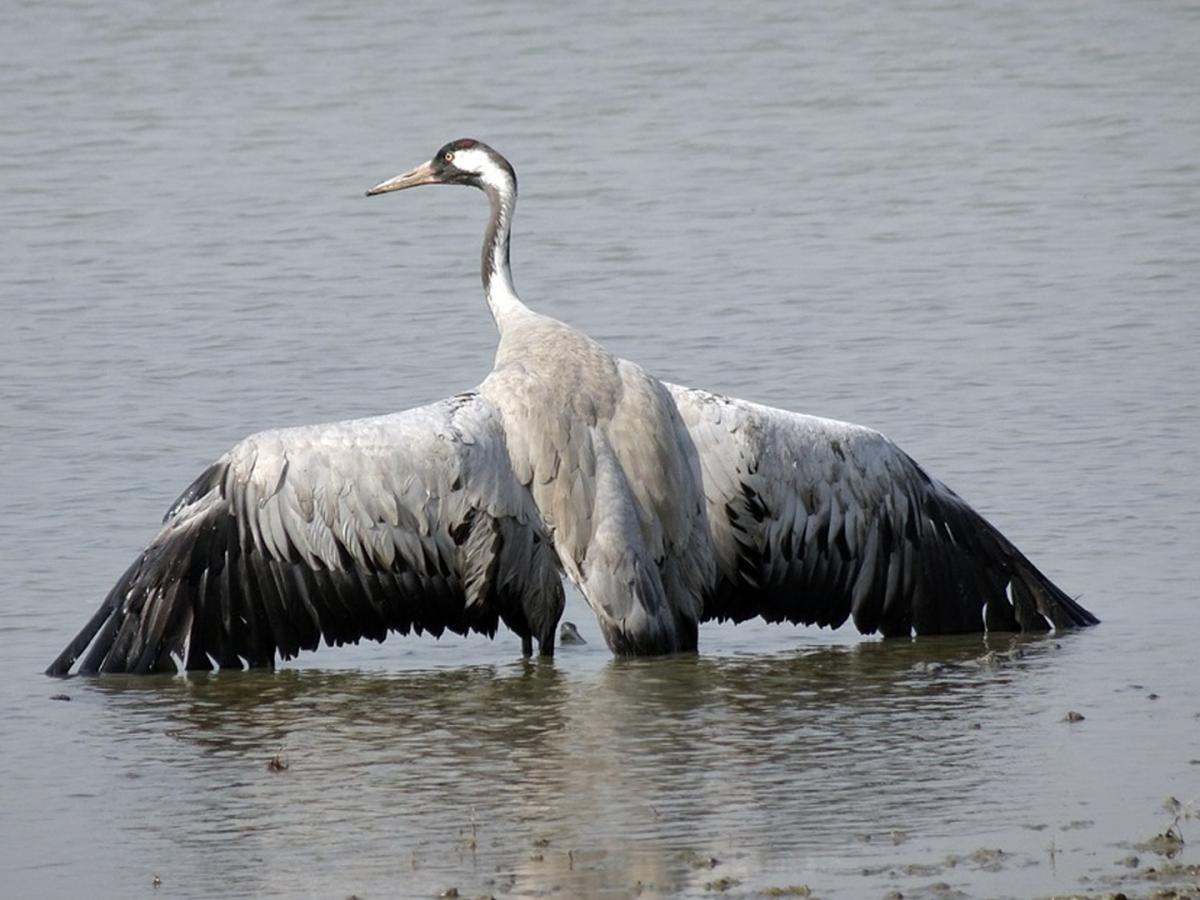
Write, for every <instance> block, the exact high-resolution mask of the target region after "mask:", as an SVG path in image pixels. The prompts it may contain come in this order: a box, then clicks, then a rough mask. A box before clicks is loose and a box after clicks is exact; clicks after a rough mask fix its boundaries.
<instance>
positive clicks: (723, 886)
mask: <svg viewBox="0 0 1200 900" xmlns="http://www.w3.org/2000/svg"><path fill="white" fill-rule="evenodd" d="M739 884H741V881H739V880H738V879H736V878H730V877H729V876H728V875H726V876H725V877H724V878H718V879H717V880H716V881H709V882H705V885H704V889H705V890H706V891H716V892H718V893H724V892H725V891H727V890H729V889H730V888H731V887H737V886H738V885H739Z"/></svg>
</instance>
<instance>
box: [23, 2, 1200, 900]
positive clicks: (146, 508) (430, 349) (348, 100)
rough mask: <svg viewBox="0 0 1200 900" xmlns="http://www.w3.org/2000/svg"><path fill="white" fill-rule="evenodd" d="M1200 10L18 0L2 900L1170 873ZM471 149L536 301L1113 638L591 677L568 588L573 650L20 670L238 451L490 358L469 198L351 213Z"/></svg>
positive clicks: (1105, 883)
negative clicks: (786, 441)
mask: <svg viewBox="0 0 1200 900" xmlns="http://www.w3.org/2000/svg"><path fill="white" fill-rule="evenodd" d="M1198 41H1200V19H1198V17H1197V15H1196V13H1195V11H1194V10H1192V9H1189V8H1187V7H1184V6H1178V7H1170V6H1160V7H1156V8H1155V9H1154V10H1153V11H1149V12H1148V11H1145V10H1140V11H1133V10H1130V9H1127V8H1126V7H1125V6H1122V5H1111V6H1103V5H1101V6H1097V5H1096V4H1091V3H1088V4H1083V3H1081V4H1055V5H1053V7H1052V8H1046V7H1045V6H1044V5H1039V4H1025V5H1018V6H1011V5H1010V6H1006V7H1004V8H996V9H992V8H990V7H988V8H978V9H977V8H974V7H972V6H970V5H964V4H959V5H954V4H951V5H949V6H947V5H941V6H936V7H935V6H916V7H912V8H910V9H908V10H906V11H905V12H904V13H899V12H892V11H889V10H888V9H885V8H881V7H878V6H855V5H853V4H848V3H847V4H840V5H838V6H837V8H830V9H825V10H822V11H821V12H820V14H818V13H816V12H811V13H799V14H798V13H796V12H794V11H793V10H792V6H791V5H789V4H777V5H776V4H762V5H759V6H757V7H755V9H754V10H753V11H752V12H749V13H747V12H746V11H744V10H741V11H739V10H735V9H734V8H733V7H729V6H727V5H726V6H722V5H719V4H711V5H705V4H700V5H696V4H688V5H686V6H683V5H679V6H675V7H672V6H671V5H670V4H668V5H667V6H665V7H664V6H661V5H660V6H658V7H655V8H653V9H652V8H650V7H646V6H645V5H644V4H643V5H630V6H629V7H628V8H624V9H619V8H605V10H604V11H594V12H590V13H587V14H574V13H570V12H567V11H556V12H546V11H541V10H535V9H532V8H531V9H519V8H511V7H500V6H496V7H487V6H479V7H469V6H468V7H463V6H461V5H460V6H459V7H457V8H456V9H455V11H454V14H453V15H450V14H448V13H447V9H446V7H445V5H444V4H442V5H431V6H429V7H428V8H418V7H413V6H404V7H403V8H400V7H396V8H390V7H387V8H381V9H379V10H364V9H360V8H357V7H354V6H351V5H345V6H341V5H338V4H336V3H335V4H333V5H330V4H328V3H326V4H320V5H316V4H313V5H311V6H304V5H301V6H294V5H288V6H284V5H282V4H280V5H278V6H272V5H269V4H268V5H260V6H257V7H255V11H254V12H239V11H236V10H235V9H234V8H232V7H228V6H218V5H209V4H195V3H192V4H182V3H166V4H155V5H153V6H144V5H139V4H135V3H126V2H116V3H110V4H105V5H104V6H102V7H99V6H94V5H91V4H84V3H78V4H73V3H59V4H36V5H10V6H8V7H5V9H4V10H3V11H0V73H2V74H3V78H0V99H2V101H3V104H4V105H3V109H4V112H5V116H4V117H3V122H2V123H0V149H2V151H3V152H2V153H0V198H3V199H2V200H0V203H2V204H3V206H2V208H3V216H4V218H3V229H4V241H3V257H2V260H0V314H2V322H0V325H2V327H0V446H2V450H3V458H4V462H5V465H4V466H3V467H0V469H2V472H0V479H2V481H0V484H2V486H3V499H4V513H5V514H4V515H3V516H2V517H0V572H2V573H3V576H4V582H3V583H4V588H5V590H4V599H3V602H2V603H0V641H2V643H0V647H2V648H3V649H2V651H0V710H2V711H3V716H4V718H3V725H2V730H0V872H2V873H3V875H4V878H5V881H4V882H3V890H2V891H0V893H4V894H6V895H7V894H11V895H12V896H22V897H38V896H45V897H57V896H63V895H66V894H68V893H71V894H75V893H80V892H87V893H88V894H90V895H92V896H99V897H130V896H145V895H151V894H153V895H156V896H171V897H175V896H181V897H208V896H213V895H216V894H221V895H228V896H245V897H292V896H314V897H330V896H334V897H336V896H346V895H349V894H357V895H359V896H363V897H372V896H397V895H400V896H431V895H435V894H437V893H440V892H442V891H445V890H447V889H450V888H456V889H458V891H459V892H460V894H462V895H463V896H474V895H480V894H493V895H496V896H534V895H541V896H545V895H550V896H614V897H619V896H629V895H633V894H637V893H639V892H640V893H641V895H642V896H674V895H682V896H712V895H717V894H723V895H726V896H755V895H759V894H761V893H762V892H764V891H766V892H768V893H769V892H771V891H775V892H777V894H778V892H784V891H788V890H790V891H791V892H792V895H802V893H803V889H811V891H812V893H813V895H816V896H836V897H863V896H867V897H870V896H879V897H882V896H885V895H886V894H888V892H891V891H899V892H901V893H903V895H904V896H905V897H912V896H946V895H947V892H948V891H961V892H962V893H964V894H966V895H968V896H976V897H1000V896H1014V897H1027V896H1036V895H1049V894H1069V893H1072V892H1092V893H1099V892H1102V891H1106V890H1118V889H1119V890H1123V891H1125V892H1126V893H1128V894H1130V895H1133V896H1137V895H1148V894H1149V893H1150V892H1151V891H1152V890H1154V889H1155V888H1156V887H1158V886H1160V881H1157V880H1154V879H1156V878H1157V879H1162V878H1167V877H1174V875H1177V876H1178V877H1179V878H1181V879H1183V881H1182V882H1181V883H1183V884H1192V885H1194V884H1195V883H1196V881H1197V880H1198V878H1200V876H1197V875H1196V873H1195V870H1194V868H1193V869H1192V870H1188V869H1187V868H1186V867H1187V866H1192V867H1195V866H1196V865H1198V864H1200V858H1198V857H1197V855H1196V850H1195V847H1196V846H1197V845H1200V821H1197V820H1196V819H1194V818H1189V817H1188V814H1189V812H1191V811H1194V810H1195V808H1196V807H1195V805H1193V806H1191V807H1188V806H1187V804H1189V803H1192V804H1196V803H1197V802H1198V800H1200V762H1197V760H1200V675H1198V674H1197V669H1198V667H1197V666H1196V665H1195V662H1194V661H1195V658H1196V643H1197V635H1198V634H1200V603H1198V602H1197V600H1198V597H1197V589H1196V584H1197V581H1198V580H1200V564H1198V563H1197V562H1196V559H1195V555H1196V554H1195V551H1196V534H1197V533H1198V531H1200V528H1198V526H1200V514H1198V513H1197V509H1200V488H1198V485H1200V479H1197V477H1196V476H1197V474H1198V473H1197V463H1196V447H1197V446H1198V445H1200V406H1198V404H1197V400H1196V389H1197V386H1198V385H1200V356H1198V355H1197V354H1196V352H1195V348H1196V346H1197V344H1198V343H1200V303H1198V302H1197V297H1200V258H1198V255H1197V247H1200V171H1198V170H1197V167H1196V161H1195V155H1196V154H1195V151H1196V147H1197V146H1200V112H1198V108H1197V106H1196V104H1195V102H1194V96H1195V88H1196V86H1197V79H1198V75H1197V69H1196V64H1195V54H1194V50H1193V48H1194V46H1195V45H1196V44H1197V42H1198ZM468 134H469V135H473V136H475V137H479V138H483V139H485V140H488V141H490V142H491V143H493V144H494V145H496V146H497V147H498V148H499V149H500V150H501V151H502V152H504V153H506V154H507V155H508V156H509V157H510V158H511V159H512V161H513V162H514V163H515V165H516V167H517V169H518V172H519V173H520V175H521V184H522V201H521V205H520V208H519V210H518V214H517V221H516V236H515V239H514V251H513V257H514V267H515V273H516V280H517V285H518V287H519V289H520V290H521V291H522V293H523V295H524V297H525V299H526V300H527V301H528V302H529V303H530V304H531V305H533V306H535V307H536V308H539V309H542V310H545V311H547V312H549V313H551V314H554V315H557V316H559V317H561V318H564V319H566V320H568V321H570V322H572V323H573V324H576V325H578V326H580V327H581V328H583V329H585V330H587V331H588V332H589V333H591V334H592V335H594V336H595V337H597V338H598V339H600V340H602V341H604V342H605V343H606V344H607V345H608V346H610V347H611V348H612V349H614V350H616V351H618V352H620V353H622V354H624V355H626V356H629V357H632V358H634V359H637V360H638V361H640V362H642V363H643V364H645V365H646V366H647V367H648V368H650V369H651V370H652V371H655V372H658V373H660V374H661V375H663V376H664V377H669V378H671V379H673V380H676V381H680V382H682V383H687V384H694V385H697V386H703V387H708V388H712V389H715V390H720V391H725V392H729V393H734V394H737V395H740V396H745V397H749V398H753V399H757V400H761V401H765V402H770V403H774V404H777V405H781V406H786V407H790V408H795V409H803V410H806V411H809V412H814V413H819V414H823V415H830V416H834V417H838V418H844V419H849V420H853V421H858V422H862V423H864V424H869V425H873V426H875V427H878V428H880V429H881V430H883V431H885V432H887V433H888V434H890V435H891V436H892V437H894V438H895V439H897V440H898V441H899V442H900V443H901V444H902V445H903V446H904V447H905V448H906V449H907V450H909V452H911V453H912V454H913V455H914V456H916V457H917V458H918V459H919V460H921V461H922V463H924V464H925V465H926V466H927V467H928V468H929V469H930V470H931V471H933V472H934V473H935V474H936V475H938V476H939V477H941V478H942V479H943V480H945V481H946V482H948V483H949V484H950V485H951V486H952V487H954V488H955V489H956V490H958V491H959V492H960V493H961V494H962V495H963V496H965V497H966V498H967V499H968V500H970V501H971V502H972V503H973V504H975V505H976V506H978V507H979V508H980V509H981V510H982V511H984V512H985V513H986V514H987V515H988V516H989V517H991V518H992V519H993V520H994V521H995V522H996V523H997V524H998V525H1000V526H1001V527H1002V528H1003V529H1004V530H1005V531H1006V532H1007V533H1008V534H1010V535H1011V536H1012V537H1013V539H1014V540H1015V541H1016V542H1017V543H1018V544H1019V545H1020V546H1022V547H1023V548H1025V549H1026V551H1027V552H1028V553H1029V554H1030V555H1031V556H1032V557H1033V558H1034V559H1035V561H1037V562H1038V563H1039V565H1041V566H1042V567H1043V568H1044V569H1045V570H1046V571H1047V572H1048V573H1049V574H1051V575H1052V576H1053V577H1054V578H1055V579H1056V580H1057V581H1058V582H1060V583H1061V584H1062V585H1063V586H1064V587H1065V588H1066V589H1067V590H1069V591H1070V592H1072V593H1073V594H1081V595H1082V597H1083V601H1084V603H1085V604H1086V605H1087V606H1089V607H1090V608H1091V609H1093V610H1094V611H1095V612H1096V613H1098V614H1099V615H1100V616H1101V618H1103V619H1104V624H1103V625H1102V626H1101V627H1100V628H1097V629H1093V630H1091V631H1089V632H1086V633H1082V634H1072V635H1065V636H1059V637H1049V638H1045V639H1039V640H1032V641H1017V642H1014V641H1012V640H1011V639H1009V638H993V639H990V640H987V641H984V640H981V639H970V640H921V641H917V642H912V643H907V642H906V643H886V644H885V643H880V642H878V641H875V640H871V639H867V640H861V639H859V638H858V637H857V636H855V635H853V634H850V633H846V632H836V633H833V634H829V633H827V632H818V631H809V630H803V629H792V628H773V627H768V626H765V625H761V624H753V623H750V624H746V625H743V626H739V627H738V628H736V629H735V628H728V627H713V628H706V629H705V630H704V631H703V632H702V635H701V642H702V648H703V649H702V653H701V654H700V656H699V657H696V658H684V659H666V660H650V661H637V662H619V661H613V660H611V659H610V658H609V656H608V654H607V652H606V651H604V649H603V647H602V645H601V642H600V640H599V635H598V634H597V633H596V629H595V626H594V624H593V623H592V622H591V620H590V617H589V614H588V612H587V610H586V609H585V608H583V607H582V605H581V604H580V603H579V601H578V598H574V597H573V598H572V599H571V605H570V607H569V611H568V617H569V618H571V619H572V620H574V621H575V622H576V623H577V624H578V625H579V626H580V630H581V631H582V633H583V634H584V636H585V637H586V638H588V640H589V641H590V643H589V644H587V645H585V646H583V647H579V648H570V649H564V650H563V651H562V652H561V653H560V655H559V656H558V657H557V658H556V659H555V660H554V661H553V663H532V664H527V663H523V662H521V661H520V660H519V648H518V646H517V642H516V641H514V640H513V639H512V638H511V637H510V636H501V638H499V639H498V640H497V641H495V642H488V641H485V640H481V639H471V640H462V639H459V638H443V639H442V640H440V641H435V640H432V639H428V638H426V639H418V638H395V639H392V640H389V641H388V642H387V643H385V644H383V645H382V646H377V645H364V646H361V647H354V648H343V649H340V650H337V651H333V650H322V651H321V652H319V653H315V654H311V655H309V656H306V657H304V658H303V659H301V660H297V661H295V662H293V663H289V664H288V665H287V666H286V667H284V668H283V669H281V670H280V671H278V672H276V673H274V674H263V673H255V674H226V675H219V676H216V677H201V678H191V679H184V678H169V679H158V678H152V679H140V680H132V679H122V678H105V679H98V680H91V681H87V680H79V679H73V680H69V681H66V682H55V681H50V680H48V679H45V678H44V677H42V676H41V675H40V671H41V669H42V668H44V666H45V665H46V663H47V662H49V660H50V659H51V658H52V657H53V655H54V654H55V653H56V652H57V651H58V649H59V648H60V647H61V645H62V643H63V642H64V641H65V640H66V639H67V637H68V636H69V635H70V634H72V633H73V632H74V631H75V630H76V629H77V628H78V627H79V625H80V624H81V622H82V620H83V619H84V618H85V617H86V616H87V615H88V614H89V612H90V610H91V609H92V608H93V607H94V605H95V604H96V603H97V602H98V600H99V598H100V597H101V596H102V595H103V593H104V592H105V591H106V590H107V588H108V587H109V586H110V585H111V583H112V581H113V580H114V579H115V578H116V576H117V575H118V574H119V572H120V570H121V569H122V568H123V567H124V566H125V565H126V564H127V563H128V561H129V560H130V559H132V557H133V555H134V554H135V553H136V552H137V550H138V549H139V548H140V547H141V546H142V545H143V543H144V542H145V541H146V539H147V538H148V537H149V536H150V535H151V533H152V532H153V529H154V523H155V522H156V521H157V519H158V517H159V516H160V515H161V513H162V511H163V510H164V509H165V508H166V507H167V505H168V504H169V503H170V501H171V500H172V499H173V498H174V497H175V495H176V494H177V493H178V491H179V490H180V489H181V488H182V487H183V486H184V485H186V484H187V483H188V482H189V481H190V480H191V478H192V477H194V475H195V474H196V473H197V472H199V471H200V470H201V469H202V468H203V466H204V465H205V464H206V463H207V462H208V461H209V460H210V459H211V458H213V457H214V456H216V455H217V454H218V453H220V452H221V451H222V450H223V449H225V448H226V447H227V446H228V445H229V444H230V443H232V442H233V441H234V440H236V439H238V438H239V437H241V436H242V435H244V434H246V433H248V432H250V431H252V430H255V429H258V428H263V427H269V426H274V425H282V424H292V423H300V422H309V421H321V420H327V419H333V418H342V417H347V416H351V415H362V414H368V413H372V412H380V411H386V410H391V409H399V408H404V407H407V406H411V405H414V404H418V403H424V402H428V401H429V400H432V399H435V398H437V397H441V396H445V395H447V394H449V393H451V392H453V391H455V390H458V389H460V388H463V387H468V386H470V385H472V384H475V383H477V382H478V381H479V380H480V379H481V378H482V377H483V375H484V374H485V373H486V371H487V368H488V366H489V364H490V354H491V351H492V348H493V347H494V341H495V337H494V333H493V331H492V326H491V323H490V322H489V320H488V318H487V315H486V310H485V308H484V306H483V304H482V301H481V299H480V295H479V287H478V276H477V273H476V271H475V266H476V265H477V262H476V260H477V256H476V252H477V241H478V238H479V233H480V231H481V228H482V218H483V215H484V209H483V203H482V200H481V199H480V198H478V197H476V196H471V195H467V194H465V193H462V192H455V191H451V190H449V189H445V190H432V189H430V190H428V191H426V192H412V193H411V194H405V195H402V196H398V197H389V198H379V199H377V200H375V201H366V200H364V199H363V198H362V197H361V193H362V191H363V190H364V189H365V188H366V187H367V186H369V185H371V184H373V183H375V182H377V181H379V180H381V179H382V178H385V177H388V176H391V175H394V174H396V173H397V172H398V171H400V170H401V169H403V168H407V167H408V166H410V165H412V164H414V163H416V162H418V161H421V160H422V159H424V158H426V157H427V156H428V155H429V154H430V153H431V152H432V151H433V150H434V149H435V148H436V147H437V146H439V145H440V144H441V143H443V142H444V141H445V140H448V139H450V138H453V137H458V136H463V135H468ZM55 696H60V697H69V698H70V699H52V698H53V697H55ZM1071 712H1075V713H1078V714H1080V715H1081V716H1082V717H1083V718H1082V719H1079V720H1077V721H1066V719H1067V717H1068V713H1071ZM1170 797H1175V798H1177V799H1178V800H1179V801H1180V803H1181V804H1183V806H1182V807H1181V808H1179V809H1176V808H1175V807H1171V809H1169V810H1168V809H1167V808H1166V807H1164V805H1163V804H1164V801H1167V800H1168V798H1170ZM1172 826H1174V828H1175V832H1173V833H1181V834H1182V836H1183V837H1184V839H1185V840H1187V841H1188V843H1186V844H1185V845H1184V846H1183V847H1182V849H1181V850H1180V852H1178V853H1177V854H1176V855H1175V857H1174V859H1167V858H1166V857H1165V856H1160V855H1158V854H1157V853H1156V850H1158V851H1166V850H1172V849H1174V850H1179V849H1180V848H1177V847H1175V848H1173V847H1171V846H1170V844H1169V842H1161V841H1160V842H1159V843H1157V844H1153V845H1149V844H1147V843H1146V842H1148V841H1150V840H1151V839H1152V838H1154V836H1155V835H1156V834H1160V833H1162V832H1164V831H1166V830H1167V829H1168V828H1169V827H1172ZM1139 845H1142V846H1139ZM1135 858H1136V859H1135ZM1172 867H1176V868H1174V869H1173V868H1172ZM1180 867H1182V868H1180ZM1172 872H1173V873H1174V875H1172ZM156 878H157V879H158V883H157V886H156V883H155V879H156ZM1188 879H1190V880H1188Z"/></svg>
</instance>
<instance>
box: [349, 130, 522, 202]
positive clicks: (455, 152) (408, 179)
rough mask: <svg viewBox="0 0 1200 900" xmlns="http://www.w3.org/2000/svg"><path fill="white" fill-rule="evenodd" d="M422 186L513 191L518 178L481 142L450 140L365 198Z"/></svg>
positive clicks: (507, 165) (506, 161)
mask: <svg viewBox="0 0 1200 900" xmlns="http://www.w3.org/2000/svg"><path fill="white" fill-rule="evenodd" d="M422 184H466V185H470V186H471V187H477V188H479V189H480V190H484V191H487V190H493V191H497V192H500V193H511V192H515V191H516V188H517V176H516V173H514V172H513V168H512V166H510V165H509V164H508V160H506V159H505V158H504V157H503V156H501V155H500V154H499V153H497V152H496V151H495V150H493V149H492V148H491V147H489V146H488V145H487V144H484V143H481V142H480V141H473V140H471V139H470V138H463V139H462V140H458V141H451V142H450V143H449V144H447V145H446V146H444V147H443V148H442V149H441V150H439V151H438V152H437V153H436V154H434V157H433V159H431V160H430V161H429V162H427V163H422V164H421V165H419V166H417V167H416V168H415V169H411V170H409V171H407V172H405V173H403V174H402V175H397V176H396V177H395V178H390V179H388V180H387V181H384V182H381V183H380V184H377V185H375V187H373V188H371V189H370V190H369V191H367V196H368V197H371V196H374V195H375V194H386V193H388V192H389V191H402V190H404V189H405V188H411V187H417V186H418V185H422Z"/></svg>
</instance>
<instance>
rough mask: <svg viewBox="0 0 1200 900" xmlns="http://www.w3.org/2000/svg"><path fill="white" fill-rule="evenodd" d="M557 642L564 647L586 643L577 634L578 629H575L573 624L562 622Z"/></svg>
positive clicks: (581, 636)
mask: <svg viewBox="0 0 1200 900" xmlns="http://www.w3.org/2000/svg"><path fill="white" fill-rule="evenodd" d="M558 642H559V644H561V645H562V646H564V647H567V646H570V645H572V644H586V643H587V641H586V640H584V637H583V635H582V634H580V633H579V629H578V628H576V627H575V623H574V622H563V623H562V625H560V626H559V628H558Z"/></svg>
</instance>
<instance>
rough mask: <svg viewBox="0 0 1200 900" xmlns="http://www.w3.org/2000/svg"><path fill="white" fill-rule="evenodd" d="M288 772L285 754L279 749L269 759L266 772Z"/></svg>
mask: <svg viewBox="0 0 1200 900" xmlns="http://www.w3.org/2000/svg"><path fill="white" fill-rule="evenodd" d="M287 770H288V759H287V754H286V753H285V752H284V750H283V748H282V747H280V748H279V749H278V750H277V751H275V755H274V756H272V757H271V759H270V761H269V762H268V763H267V771H269V772H286V771H287Z"/></svg>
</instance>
